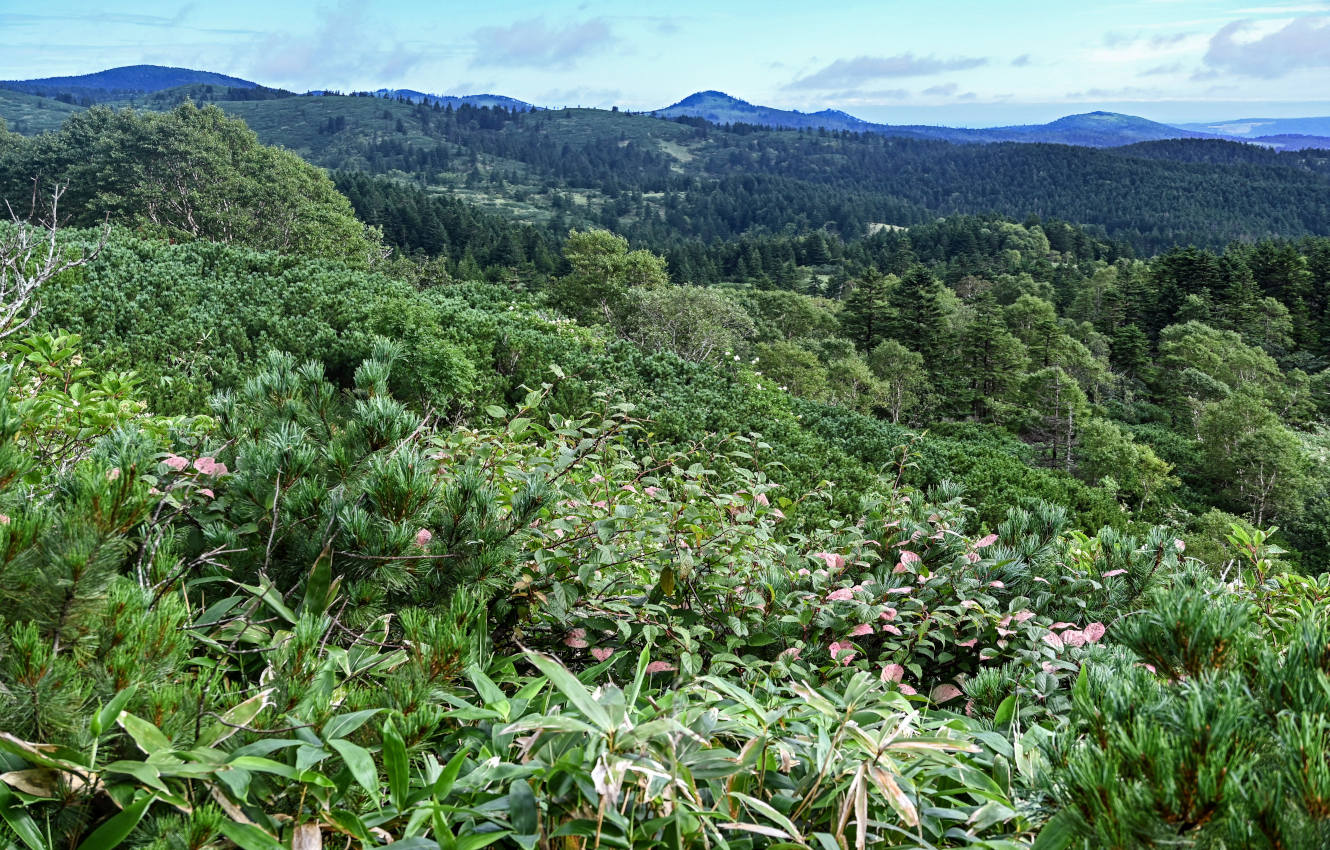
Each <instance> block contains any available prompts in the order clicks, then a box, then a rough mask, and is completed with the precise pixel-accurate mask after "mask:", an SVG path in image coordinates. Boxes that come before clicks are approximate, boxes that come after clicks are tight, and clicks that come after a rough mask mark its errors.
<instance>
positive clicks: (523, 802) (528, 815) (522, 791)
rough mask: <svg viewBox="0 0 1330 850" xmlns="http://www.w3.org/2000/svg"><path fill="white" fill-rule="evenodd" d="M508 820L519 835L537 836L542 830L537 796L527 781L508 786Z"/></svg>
mask: <svg viewBox="0 0 1330 850" xmlns="http://www.w3.org/2000/svg"><path fill="white" fill-rule="evenodd" d="M508 820H509V822H510V823H512V825H513V829H514V830H515V831H516V832H517V834H519V835H536V834H537V833H538V831H539V829H540V809H539V807H538V805H537V804H536V795H535V792H533V791H532V790H531V785H530V783H528V782H527V781H526V780H525V779H519V780H517V781H516V782H514V783H513V784H512V785H509V786H508Z"/></svg>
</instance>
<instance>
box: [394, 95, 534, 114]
mask: <svg viewBox="0 0 1330 850" xmlns="http://www.w3.org/2000/svg"><path fill="white" fill-rule="evenodd" d="M374 94H376V95H378V96H379V97H390V98H393V99H396V98H399V97H401V98H405V99H406V100H409V101H411V102H412V103H428V104H429V105H431V106H433V105H434V104H436V103H437V104H439V105H440V106H461V105H462V104H464V103H465V104H467V105H469V106H478V107H491V108H493V107H496V106H499V107H503V108H504V109H516V110H518V111H519V112H530V111H531V110H533V109H539V108H540V107H538V106H536V105H534V104H531V103H527V102H526V101H524V100H518V99H517V98H515V97H508V96H506V95H501V94H466V95H453V94H430V93H429V92H423V91H416V90H415V89H377V90H376V91H375V92H374Z"/></svg>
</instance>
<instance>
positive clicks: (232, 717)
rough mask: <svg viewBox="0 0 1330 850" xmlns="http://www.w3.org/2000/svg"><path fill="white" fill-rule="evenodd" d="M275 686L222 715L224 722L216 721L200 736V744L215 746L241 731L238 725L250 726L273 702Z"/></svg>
mask: <svg viewBox="0 0 1330 850" xmlns="http://www.w3.org/2000/svg"><path fill="white" fill-rule="evenodd" d="M273 690H275V689H274V688H268V689H267V690H265V691H260V692H259V693H257V694H255V695H254V696H252V697H250V698H249V699H247V700H245V701H244V702H242V703H240V704H239V705H234V706H232V707H231V708H230V709H228V710H227V712H226V713H225V714H223V715H222V722H219V723H215V724H213V726H212V727H211V728H210V729H208V730H207V731H206V732H204V733H203V735H202V736H200V738H199V746H202V747H215V746H217V745H218V744H220V743H221V742H222V741H225V740H226V739H227V738H230V737H231V736H232V735H234V734H235V733H237V732H239V731H240V729H239V728H238V727H241V726H248V725H249V723H250V721H252V720H253V719H254V718H255V717H258V716H259V712H261V711H263V709H265V708H267V707H268V706H269V705H272V703H271V702H270V701H269V697H271V696H272V692H273Z"/></svg>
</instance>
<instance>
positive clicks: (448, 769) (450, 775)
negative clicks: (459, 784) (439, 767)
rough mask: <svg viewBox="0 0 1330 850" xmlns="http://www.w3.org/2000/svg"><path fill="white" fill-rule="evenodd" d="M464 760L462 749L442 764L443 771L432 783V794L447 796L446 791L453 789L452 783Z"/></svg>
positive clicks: (440, 796)
mask: <svg viewBox="0 0 1330 850" xmlns="http://www.w3.org/2000/svg"><path fill="white" fill-rule="evenodd" d="M465 761H466V751H465V750H463V751H462V752H459V753H458V754H457V755H455V756H453V757H452V759H450V760H449V761H448V764H446V765H444V768H443V772H442V773H441V774H439V778H438V780H437V781H435V783H434V796H435V797H436V798H437V799H443V798H445V797H447V796H448V792H450V791H452V790H453V783H454V782H456V781H457V775H458V774H459V773H461V772H462V764H463V762H465Z"/></svg>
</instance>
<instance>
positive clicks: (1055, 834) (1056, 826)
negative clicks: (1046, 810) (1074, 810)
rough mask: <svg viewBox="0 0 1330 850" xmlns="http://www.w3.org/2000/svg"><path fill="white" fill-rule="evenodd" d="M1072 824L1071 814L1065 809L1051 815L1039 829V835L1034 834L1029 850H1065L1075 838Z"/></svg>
mask: <svg viewBox="0 0 1330 850" xmlns="http://www.w3.org/2000/svg"><path fill="white" fill-rule="evenodd" d="M1073 824H1074V821H1073V819H1072V814H1071V812H1069V811H1068V810H1066V809H1063V810H1062V811H1060V812H1058V813H1057V814H1056V815H1053V817H1052V818H1051V819H1050V820H1049V821H1048V823H1046V824H1044V828H1043V829H1041V830H1039V835H1037V836H1035V839H1034V844H1033V845H1031V847H1030V850H1066V848H1067V847H1070V846H1071V844H1072V842H1074V841H1075V840H1076V829H1075V826H1074V825H1073Z"/></svg>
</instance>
